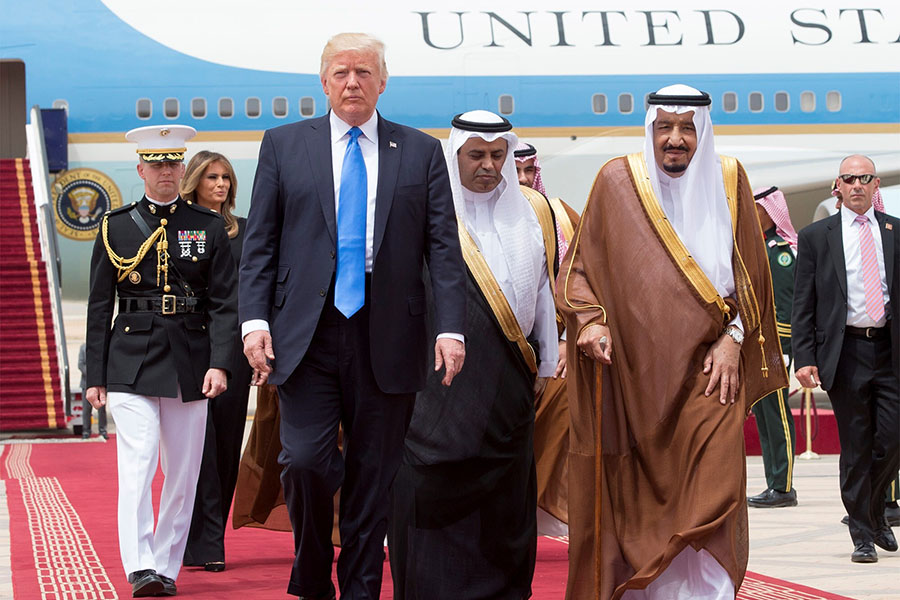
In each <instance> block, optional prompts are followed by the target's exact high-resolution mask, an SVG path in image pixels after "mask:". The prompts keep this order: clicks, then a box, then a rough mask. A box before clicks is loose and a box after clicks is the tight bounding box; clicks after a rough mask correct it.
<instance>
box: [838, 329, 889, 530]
mask: <svg viewBox="0 0 900 600" xmlns="http://www.w3.org/2000/svg"><path fill="white" fill-rule="evenodd" d="M828 397H829V398H830V399H831V405H832V408H833V409H834V416H835V419H836V421H837V426H838V435H839V436H840V440H841V460H840V481H841V500H843V502H844V508H846V509H847V514H848V515H849V517H850V537H851V538H853V543H854V544H859V543H862V542H871V541H872V539H873V537H874V535H875V533H876V532H877V531H878V530H880V529H881V528H882V527H883V526H884V494H885V490H886V489H887V487H888V485H889V484H890V482H891V480H892V479H893V478H894V477H895V476H896V475H897V469H898V466H900V384H898V378H897V370H896V366H895V365H891V340H890V337H889V336H882V337H879V338H878V339H867V338H862V337H855V336H850V335H846V336H845V337H844V345H843V347H842V348H841V357H840V360H839V361H838V366H837V370H836V371H835V377H834V385H833V386H832V387H831V389H830V390H828Z"/></svg>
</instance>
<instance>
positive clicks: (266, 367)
mask: <svg viewBox="0 0 900 600" xmlns="http://www.w3.org/2000/svg"><path fill="white" fill-rule="evenodd" d="M244 356H246V357H247V361H248V362H249V363H250V367H252V368H253V377H252V378H251V379H250V385H262V384H264V383H265V382H266V380H267V379H268V378H269V375H271V374H272V365H270V364H269V361H272V360H275V352H273V351H272V336H271V335H269V332H268V331H265V330H262V329H260V330H258V331H251V332H250V333H248V334H247V335H246V336H245V337H244Z"/></svg>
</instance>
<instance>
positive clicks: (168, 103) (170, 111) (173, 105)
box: [163, 98, 179, 119]
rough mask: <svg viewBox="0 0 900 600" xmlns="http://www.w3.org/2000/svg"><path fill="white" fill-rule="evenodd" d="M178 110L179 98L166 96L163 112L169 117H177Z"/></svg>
mask: <svg viewBox="0 0 900 600" xmlns="http://www.w3.org/2000/svg"><path fill="white" fill-rule="evenodd" d="M178 112H179V110H178V98H166V99H165V100H163V114H164V115H165V116H166V118H167V119H177V118H178Z"/></svg>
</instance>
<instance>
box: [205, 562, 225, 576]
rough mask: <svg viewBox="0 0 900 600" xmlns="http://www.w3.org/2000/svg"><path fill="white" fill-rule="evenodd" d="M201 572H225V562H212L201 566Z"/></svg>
mask: <svg viewBox="0 0 900 600" xmlns="http://www.w3.org/2000/svg"><path fill="white" fill-rule="evenodd" d="M203 570H204V571H209V572H210V573H221V572H222V571H224V570H225V561H223V560H214V561H210V562H208V563H204V564H203Z"/></svg>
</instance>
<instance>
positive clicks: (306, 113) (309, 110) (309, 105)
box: [300, 96, 316, 117]
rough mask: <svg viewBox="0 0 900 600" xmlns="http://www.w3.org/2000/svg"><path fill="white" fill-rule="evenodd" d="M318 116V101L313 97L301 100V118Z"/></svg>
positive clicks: (305, 97)
mask: <svg viewBox="0 0 900 600" xmlns="http://www.w3.org/2000/svg"><path fill="white" fill-rule="evenodd" d="M314 114H316V99H315V98H313V97H312V96H303V97H302V98H300V116H301V117H311V116H313V115H314Z"/></svg>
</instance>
